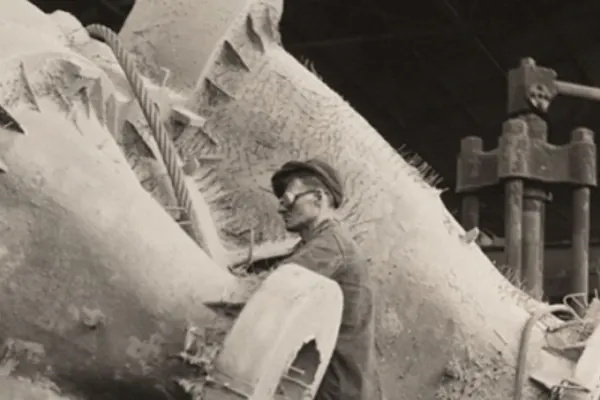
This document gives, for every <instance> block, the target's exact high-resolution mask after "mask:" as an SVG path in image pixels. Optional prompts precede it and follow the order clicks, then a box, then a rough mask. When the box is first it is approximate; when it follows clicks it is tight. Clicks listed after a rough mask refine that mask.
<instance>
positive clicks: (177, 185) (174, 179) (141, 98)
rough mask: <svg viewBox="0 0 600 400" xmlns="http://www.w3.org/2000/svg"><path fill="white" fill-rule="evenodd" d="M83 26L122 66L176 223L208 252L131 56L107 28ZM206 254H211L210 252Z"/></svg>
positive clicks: (174, 155) (180, 172) (170, 144)
mask: <svg viewBox="0 0 600 400" xmlns="http://www.w3.org/2000/svg"><path fill="white" fill-rule="evenodd" d="M86 29H87V31H88V33H89V34H90V36H91V37H93V38H95V39H99V40H102V41H104V42H105V43H106V44H107V45H108V46H109V47H110V49H111V50H112V52H113V54H114V55H115V57H116V58H117V61H118V62H119V65H120V67H121V69H123V72H124V73H125V76H126V77H127V81H128V82H129V85H130V86H131V88H132V89H133V92H134V94H135V97H136V98H137V100H138V102H139V104H140V107H141V108H142V112H143V113H144V117H145V118H146V120H147V122H148V125H149V126H150V131H151V132H152V136H153V137H154V139H155V140H156V143H157V145H158V149H159V151H160V154H161V157H162V161H163V162H164V164H165V166H166V168H167V173H168V175H169V180H170V182H171V185H172V187H173V190H174V192H175V198H176V200H177V205H178V207H179V208H180V210H181V211H182V212H183V214H184V216H183V219H184V220H187V221H185V222H180V224H181V225H182V228H183V229H184V230H185V231H186V232H187V233H188V235H190V237H191V238H192V239H194V240H195V241H196V242H197V243H198V244H199V245H200V247H202V249H204V250H205V251H206V252H208V251H209V249H208V246H206V243H204V238H203V237H202V233H201V230H200V227H199V221H198V216H197V214H196V210H195V209H194V207H193V204H192V200H191V197H190V193H189V190H188V187H187V185H186V183H185V180H184V173H183V170H182V168H181V167H180V165H179V158H178V157H179V156H178V154H177V150H176V149H175V146H174V144H173V142H172V140H171V138H170V137H169V135H168V134H167V132H166V129H165V127H164V125H163V123H162V122H161V120H160V114H159V111H158V108H157V107H156V103H155V102H154V101H153V100H152V98H151V97H150V94H149V92H148V89H146V87H145V86H144V81H143V80H142V77H141V74H140V73H139V71H138V70H137V68H136V66H135V61H134V59H133V57H132V56H131V55H129V53H128V52H127V51H126V50H125V48H124V47H123V45H122V44H121V41H120V40H119V37H118V36H117V34H116V33H115V32H113V31H112V30H111V29H110V28H107V27H106V26H103V25H99V24H93V25H89V26H87V27H86ZM208 255H209V256H211V254H208Z"/></svg>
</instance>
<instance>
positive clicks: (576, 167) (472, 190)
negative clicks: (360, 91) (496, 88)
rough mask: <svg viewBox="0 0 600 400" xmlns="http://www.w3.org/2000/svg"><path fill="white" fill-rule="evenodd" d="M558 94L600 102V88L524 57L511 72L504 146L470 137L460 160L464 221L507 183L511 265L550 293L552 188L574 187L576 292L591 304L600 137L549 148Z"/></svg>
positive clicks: (580, 137)
mask: <svg viewBox="0 0 600 400" xmlns="http://www.w3.org/2000/svg"><path fill="white" fill-rule="evenodd" d="M557 95H568V96H577V97H581V98H585V99H590V100H600V89H598V88H591V87H586V86H582V85H577V84H573V83H568V82H562V81H559V80H557V74H556V72H555V71H553V70H551V69H548V68H543V67H539V66H537V65H536V63H535V61H534V60H532V59H529V58H528V59H523V60H522V61H521V65H520V66H519V67H518V68H515V69H513V70H512V71H510V73H509V75H508V110H507V112H508V116H509V119H508V120H507V121H506V122H505V123H504V124H503V126H502V134H501V136H500V138H499V139H498V147H497V148H496V149H493V150H490V151H484V149H483V141H482V139H481V138H479V137H473V136H470V137H466V138H464V139H463V140H462V142H461V151H460V154H459V156H458V167H457V184H456V191H457V192H458V193H461V194H463V199H462V213H461V222H462V224H463V226H464V228H465V229H471V228H472V227H475V226H477V225H478V224H479V199H478V196H477V195H478V191H479V190H481V189H482V188H485V187H489V186H492V185H503V187H504V197H505V211H504V213H505V219H504V226H505V248H504V255H505V260H504V262H505V264H506V266H507V267H508V268H510V269H511V270H512V271H513V272H514V274H515V275H516V276H517V277H518V279H520V280H521V281H522V282H523V283H524V285H525V288H526V290H527V292H528V293H529V294H530V295H531V296H533V297H534V298H537V299H541V298H542V295H543V292H544V287H543V283H544V216H545V202H546V201H548V200H549V198H550V197H549V196H550V193H549V192H548V189H547V185H548V184H564V185H569V186H570V187H571V188H572V191H573V194H572V197H573V200H572V209H573V211H572V215H573V227H572V257H571V266H572V269H571V271H570V272H571V279H572V280H571V283H572V286H571V290H570V292H572V293H577V294H580V296H581V297H582V298H584V300H585V301H584V302H583V303H584V304H586V303H587V297H588V290H589V273H590V271H589V258H588V255H589V242H590V188H592V187H595V186H596V185H597V174H596V145H595V143H594V134H593V132H592V131H590V130H589V129H586V128H576V129H574V130H573V131H572V132H571V141H570V143H568V144H566V145H562V146H561V145H554V144H551V143H548V141H547V137H548V125H547V122H546V120H545V115H546V112H547V111H548V107H549V106H550V103H551V101H552V99H553V98H554V97H555V96H557Z"/></svg>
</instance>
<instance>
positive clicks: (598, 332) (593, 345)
mask: <svg viewBox="0 0 600 400" xmlns="http://www.w3.org/2000/svg"><path fill="white" fill-rule="evenodd" d="M542 354H543V355H545V357H544V358H543V359H542V360H540V362H539V363H538V367H537V368H536V370H535V371H534V372H532V373H531V374H530V376H529V379H531V380H533V381H535V382H537V383H540V384H542V385H543V386H544V387H546V389H548V390H550V391H551V392H552V393H553V394H554V396H555V397H554V398H557V399H560V400H597V399H598V398H599V397H600V326H598V327H596V328H595V330H594V332H593V333H592V335H591V336H590V337H589V338H588V339H587V341H586V344H585V348H584V350H583V352H582V353H581V356H580V357H579V359H578V360H577V361H576V363H575V364H574V365H573V362H572V361H570V360H568V359H566V358H563V357H559V356H556V355H552V354H550V353H548V352H543V353H542ZM548 357H551V358H552V359H551V360H550V359H548ZM557 396H558V397H557Z"/></svg>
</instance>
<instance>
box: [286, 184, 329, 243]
mask: <svg viewBox="0 0 600 400" xmlns="http://www.w3.org/2000/svg"><path fill="white" fill-rule="evenodd" d="M318 197H319V191H318V190H316V189H311V188H309V187H307V186H306V185H304V183H303V182H302V180H301V179H300V178H293V179H291V180H290V182H289V183H288V186H287V188H286V190H285V192H284V193H283V195H282V196H281V198H280V199H279V209H278V211H279V214H281V217H282V218H283V220H284V222H285V227H286V229H287V230H288V231H290V232H299V231H300V230H302V229H303V228H304V227H306V226H308V225H309V224H310V223H311V222H312V221H314V220H315V219H316V218H317V217H318V215H319V211H320V203H319V201H318V200H317V198H318Z"/></svg>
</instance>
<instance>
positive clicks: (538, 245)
mask: <svg viewBox="0 0 600 400" xmlns="http://www.w3.org/2000/svg"><path fill="white" fill-rule="evenodd" d="M545 198H546V196H545V192H544V191H543V190H542V189H540V188H536V187H527V188H526V189H525V191H524V198H523V225H522V227H523V261H522V262H523V265H522V268H523V275H522V277H523V280H524V283H525V290H526V291H527V293H528V294H529V295H530V296H531V297H533V298H534V299H537V300H541V299H542V297H543V295H544V244H543V242H542V240H543V234H542V230H543V227H542V223H543V217H542V214H543V212H544V210H545V207H544V200H545Z"/></svg>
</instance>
